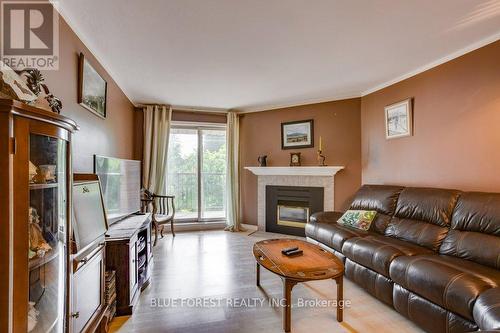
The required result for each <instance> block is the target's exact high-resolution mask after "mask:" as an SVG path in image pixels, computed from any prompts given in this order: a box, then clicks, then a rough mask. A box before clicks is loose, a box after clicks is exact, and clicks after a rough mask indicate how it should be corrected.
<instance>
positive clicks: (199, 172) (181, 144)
mask: <svg viewBox="0 0 500 333" xmlns="http://www.w3.org/2000/svg"><path fill="white" fill-rule="evenodd" d="M226 159H227V156H226V130H225V127H210V126H196V127H194V126H173V127H172V128H171V130H170V141H169V150H168V164H167V174H168V176H167V189H168V194H172V195H175V204H176V220H177V221H190V222H192V221H215V220H224V219H225V218H226Z"/></svg>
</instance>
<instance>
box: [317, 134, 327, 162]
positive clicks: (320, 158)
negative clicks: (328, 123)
mask: <svg viewBox="0 0 500 333" xmlns="http://www.w3.org/2000/svg"><path fill="white" fill-rule="evenodd" d="M325 160H326V156H325V155H323V139H322V138H321V136H320V137H319V149H318V165H319V166H326V164H325Z"/></svg>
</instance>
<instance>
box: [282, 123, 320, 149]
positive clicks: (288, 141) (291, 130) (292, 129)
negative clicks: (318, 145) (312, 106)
mask: <svg viewBox="0 0 500 333" xmlns="http://www.w3.org/2000/svg"><path fill="white" fill-rule="evenodd" d="M312 147H314V120H313V119H309V120H300V121H290V122H287V123H281V149H297V148H312Z"/></svg>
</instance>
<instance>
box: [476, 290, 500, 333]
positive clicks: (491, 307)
mask: <svg viewBox="0 0 500 333" xmlns="http://www.w3.org/2000/svg"><path fill="white" fill-rule="evenodd" d="M472 314H473V316H474V321H475V322H476V323H477V325H478V326H479V328H480V329H481V331H486V330H500V287H497V288H491V289H488V290H486V291H485V292H484V293H482V294H481V295H479V297H478V298H477V299H476V303H475V304H474V308H473V311H472Z"/></svg>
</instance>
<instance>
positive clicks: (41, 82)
mask: <svg viewBox="0 0 500 333" xmlns="http://www.w3.org/2000/svg"><path fill="white" fill-rule="evenodd" d="M16 73H17V74H19V75H20V76H21V75H24V76H25V77H26V83H27V86H28V88H29V89H30V90H31V91H32V92H33V94H35V95H36V96H37V97H39V96H40V94H41V93H42V91H43V93H44V94H45V97H44V99H45V100H46V101H47V103H48V105H49V107H50V109H51V110H52V112H55V113H57V114H59V113H61V109H62V102H61V100H60V99H59V98H57V97H55V96H54V95H53V94H51V93H50V90H49V87H47V85H46V84H45V78H44V77H43V75H42V73H41V72H40V70H38V69H36V68H25V69H23V70H20V71H16Z"/></svg>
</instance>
